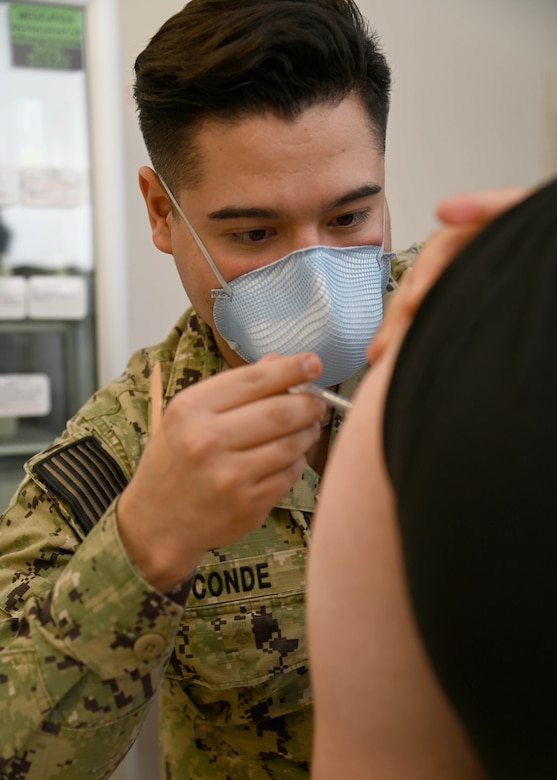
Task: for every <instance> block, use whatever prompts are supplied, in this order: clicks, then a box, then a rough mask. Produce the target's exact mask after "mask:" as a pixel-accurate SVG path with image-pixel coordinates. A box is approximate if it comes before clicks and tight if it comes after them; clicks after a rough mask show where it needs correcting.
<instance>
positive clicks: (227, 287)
mask: <svg viewBox="0 0 557 780" xmlns="http://www.w3.org/2000/svg"><path fill="white" fill-rule="evenodd" d="M157 176H158V177H159V181H160V183H161V184H162V186H163V187H164V190H165V192H166V194H167V195H168V198H169V200H170V202H171V203H172V205H173V206H174V208H175V209H176V211H177V212H178V214H179V215H180V217H181V218H182V219H183V221H184V223H185V224H186V226H187V228H188V230H189V231H190V233H191V235H192V238H193V240H194V241H195V243H196V244H197V246H198V247H199V250H200V252H201V254H202V255H203V257H204V258H205V260H206V261H207V262H208V263H209V266H210V268H211V271H212V272H213V273H214V274H215V276H216V277H217V281H218V282H219V284H220V286H221V287H222V289H223V291H224V293H225V294H226V297H227V298H232V289H231V287H230V285H229V284H228V283H227V282H226V281H225V280H224V279H223V277H222V275H221V272H220V271H219V269H218V268H217V266H216V265H215V263H214V261H213V258H212V257H211V255H210V254H209V252H208V251H207V249H206V248H205V245H204V243H203V241H202V240H201V239H200V238H199V236H198V235H197V233H196V231H195V229H194V227H193V225H192V224H191V222H190V221H189V219H188V218H187V217H186V215H185V214H184V212H183V211H182V209H181V208H180V204H179V203H178V201H177V200H176V198H175V197H174V195H173V194H172V190H171V189H170V187H169V186H168V185H167V183H166V182H165V180H164V179H163V178H162V176H161V175H160V174H159V173H157Z"/></svg>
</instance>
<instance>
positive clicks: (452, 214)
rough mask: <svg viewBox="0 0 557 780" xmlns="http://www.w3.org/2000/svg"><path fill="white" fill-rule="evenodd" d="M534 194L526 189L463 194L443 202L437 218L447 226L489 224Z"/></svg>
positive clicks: (517, 188) (508, 188)
mask: <svg viewBox="0 0 557 780" xmlns="http://www.w3.org/2000/svg"><path fill="white" fill-rule="evenodd" d="M532 192H533V190H532V189H528V188H526V187H506V188H504V189H498V190H484V191H483V192H472V193H462V194H460V195H457V196H455V197H453V198H448V199H447V200H444V201H442V202H441V203H440V204H439V205H438V207H437V211H436V213H437V217H438V218H439V219H440V220H441V222H444V223H445V224H447V225H464V224H466V223H470V222H488V221H490V220H492V219H494V218H495V217H497V216H498V215H499V214H501V213H502V212H503V211H507V210H508V209H510V208H512V206H515V205H516V204H517V203H520V201H522V200H524V199H525V198H526V197H528V195H530V194H531V193H532Z"/></svg>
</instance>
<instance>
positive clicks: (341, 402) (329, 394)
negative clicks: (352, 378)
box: [288, 382, 352, 412]
mask: <svg viewBox="0 0 557 780" xmlns="http://www.w3.org/2000/svg"><path fill="white" fill-rule="evenodd" d="M288 392H289V393H309V395H314V396H316V397H317V398H321V399H322V400H323V401H325V403H326V404H327V406H332V407H333V408H334V409H337V410H338V411H339V412H347V411H348V410H349V409H351V408H352V401H349V400H348V398H344V396H342V395H339V394H338V393H333V391H332V390H325V389H324V388H322V387H318V386H317V385H314V384H311V383H309V382H308V383H307V384H304V385H296V386H295V387H291V388H289V391H288Z"/></svg>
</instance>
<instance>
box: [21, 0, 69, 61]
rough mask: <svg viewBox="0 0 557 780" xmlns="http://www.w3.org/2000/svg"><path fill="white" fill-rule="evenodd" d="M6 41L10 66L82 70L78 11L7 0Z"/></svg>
mask: <svg viewBox="0 0 557 780" xmlns="http://www.w3.org/2000/svg"><path fill="white" fill-rule="evenodd" d="M10 44H11V53H12V66H13V67H19V68H42V69H46V70H82V69H83V64H84V63H83V13H82V10H81V9H80V8H61V7H56V6H41V5H29V4H28V3H11V4H10Z"/></svg>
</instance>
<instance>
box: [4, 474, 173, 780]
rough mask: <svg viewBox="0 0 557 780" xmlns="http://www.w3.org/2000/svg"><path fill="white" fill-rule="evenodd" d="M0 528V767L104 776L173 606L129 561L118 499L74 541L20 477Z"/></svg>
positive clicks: (146, 694)
mask: <svg viewBox="0 0 557 780" xmlns="http://www.w3.org/2000/svg"><path fill="white" fill-rule="evenodd" d="M0 531H1V534H0V539H1V541H0V549H1V562H2V566H1V569H0V610H1V611H0V617H1V623H0V773H1V774H0V776H1V777H2V778H8V777H9V778H12V777H17V778H41V779H42V780H44V778H50V777H61V778H64V777H68V778H69V777H72V778H75V777H80V778H81V777H84V778H85V777H87V776H88V775H89V773H91V772H93V770H94V776H95V777H99V778H100V777H108V776H109V775H110V774H111V772H112V771H113V769H114V768H115V766H116V765H117V764H118V763H119V761H120V760H121V758H122V757H123V756H124V755H125V753H126V751H127V750H128V748H129V747H130V745H131V744H132V742H133V740H134V738H135V736H136V735H137V732H138V730H139V728H140V726H141V724H142V722H143V719H144V717H145V716H146V714H147V710H148V707H149V704H150V701H151V698H152V695H153V693H154V692H155V690H156V689H157V687H158V685H159V682H160V680H161V677H162V675H163V673H164V669H165V666H166V663H167V661H168V658H169V655H170V653H171V649H172V646H173V638H174V634H175V631H176V629H177V626H178V623H179V621H180V618H181V615H182V607H181V606H180V605H179V604H177V603H176V602H175V601H174V600H172V599H170V598H168V597H166V596H165V595H163V594H160V593H158V592H157V591H155V590H153V589H152V588H151V587H150V586H149V585H148V584H147V583H146V582H145V581H144V580H143V578H142V577H141V575H140V574H139V572H138V571H137V570H136V569H135V568H134V566H133V564H132V563H131V561H130V560H129V558H128V556H127V554H126V552H125V550H124V548H123V546H122V543H121V541H120V538H119V536H118V532H117V526H116V518H115V502H113V503H112V504H111V506H110V507H109V509H108V511H107V512H106V513H105V514H104V516H103V517H102V518H101V519H100V521H99V522H98V523H97V524H96V525H95V527H94V528H93V529H92V530H91V532H90V533H89V534H88V536H87V537H86V538H85V540H84V541H83V542H80V541H79V540H78V538H77V537H76V536H75V535H74V534H73V533H72V531H71V529H69V528H68V526H67V524H66V523H65V522H64V521H63V519H62V518H61V517H60V515H59V514H58V512H57V510H56V507H55V505H54V504H53V503H52V501H50V500H49V498H48V496H46V495H45V494H44V492H42V491H41V490H40V488H39V487H38V486H37V485H35V484H34V483H33V481H32V480H29V481H28V482H27V483H26V484H24V486H23V488H22V489H21V491H20V493H19V496H18V499H17V500H16V502H14V504H12V506H11V507H10V508H9V510H8V511H7V512H6V513H5V515H4V516H3V518H2V523H1V526H0ZM47 768H48V771H47Z"/></svg>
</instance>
